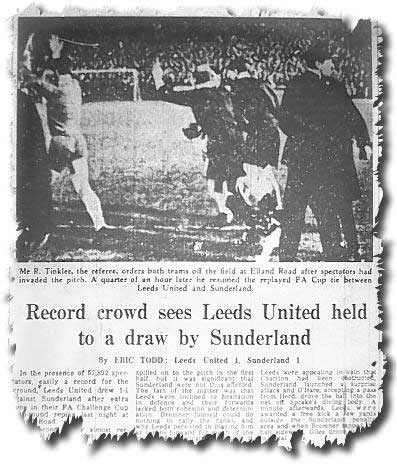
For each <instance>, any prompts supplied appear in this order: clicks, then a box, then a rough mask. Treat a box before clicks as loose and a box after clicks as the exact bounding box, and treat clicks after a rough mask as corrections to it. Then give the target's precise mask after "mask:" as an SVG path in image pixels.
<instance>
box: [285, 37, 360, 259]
mask: <svg viewBox="0 0 397 464" xmlns="http://www.w3.org/2000/svg"><path fill="white" fill-rule="evenodd" d="M303 58H304V59H305V60H306V63H307V70H306V72H305V73H304V74H303V75H301V76H297V77H295V78H294V79H292V80H291V82H290V83H289V85H288V86H287V89H286V91H285V93H284V97H283V100H282V104H281V108H280V114H279V124H280V127H281V129H282V130H283V132H284V133H285V134H286V135H287V136H288V138H287V142H286V145H285V149H284V154H283V161H284V162H286V163H287V164H288V178H287V184H286V189H285V195H284V202H283V203H284V219H283V224H282V231H281V240H280V261H295V260H296V255H297V251H298V246H299V241H300V238H301V233H302V228H303V226H304V220H305V211H306V207H307V206H308V205H309V206H310V207H311V209H312V211H313V213H314V215H315V217H316V219H317V222H318V227H319V232H320V239H321V243H322V248H323V259H324V260H326V261H340V260H342V259H346V258H345V257H344V256H343V249H342V248H341V246H340V242H341V228H340V225H339V220H340V219H341V218H343V219H345V223H346V225H347V224H348V223H349V222H350V225H349V226H348V227H345V228H346V230H347V232H346V231H345V236H346V235H347V236H349V234H350V239H348V240H347V241H348V242H349V241H350V244H349V247H350V248H354V247H355V246H356V245H355V244H354V239H352V226H354V223H353V224H352V218H353V216H352V209H351V208H352V205H351V202H352V200H354V199H356V198H357V196H358V195H359V189H358V179H357V174H356V171H355V167H354V161H353V154H352V147H351V144H352V136H353V132H357V133H358V132H360V134H361V135H360V136H359V139H360V140H359V143H360V144H361V145H363V144H366V143H367V142H368V139H367V137H366V136H365V134H364V131H363V126H362V122H363V121H361V120H359V118H358V115H357V110H353V103H352V102H351V100H350V99H349V97H347V94H346V95H343V97H342V94H343V92H342V91H341V87H340V86H338V85H337V84H336V83H335V81H334V80H333V79H331V78H330V76H331V74H332V71H333V63H332V57H331V56H330V54H329V53H328V51H327V49H326V48H325V47H322V46H317V47H314V48H312V49H310V50H309V51H308V52H306V53H305V54H304V56H303ZM349 100H350V101H349ZM342 135H343V137H342ZM341 137H342V138H341ZM349 208H350V209H349ZM348 216H350V220H348V219H347V217H348ZM342 223H343V220H342ZM349 227H350V229H349ZM353 235H354V234H353ZM355 243H357V242H356V241H355ZM351 252H352V253H354V251H353V249H352V250H351Z"/></svg>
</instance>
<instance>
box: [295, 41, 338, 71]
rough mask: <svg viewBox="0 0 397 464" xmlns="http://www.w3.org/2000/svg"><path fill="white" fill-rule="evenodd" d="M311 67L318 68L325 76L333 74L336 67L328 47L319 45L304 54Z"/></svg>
mask: <svg viewBox="0 0 397 464" xmlns="http://www.w3.org/2000/svg"><path fill="white" fill-rule="evenodd" d="M303 59H304V60H305V61H306V64H307V66H308V67H309V68H312V69H318V70H319V71H320V73H321V74H322V75H323V76H331V75H332V73H333V71H334V69H335V67H334V63H333V61H332V54H331V53H329V51H328V47H325V46H321V45H317V46H315V47H312V48H310V49H309V50H308V51H307V52H305V53H304V54H303Z"/></svg>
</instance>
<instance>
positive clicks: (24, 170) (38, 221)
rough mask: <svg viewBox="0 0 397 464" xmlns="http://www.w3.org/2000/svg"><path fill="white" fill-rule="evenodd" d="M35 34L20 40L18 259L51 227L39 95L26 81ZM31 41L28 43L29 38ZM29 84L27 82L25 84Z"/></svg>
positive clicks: (39, 243)
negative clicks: (38, 109) (38, 104)
mask: <svg viewBox="0 0 397 464" xmlns="http://www.w3.org/2000/svg"><path fill="white" fill-rule="evenodd" d="M33 40H34V36H33V35H31V36H30V37H29V40H28V38H27V37H26V40H25V41H23V40H20V43H21V44H22V45H23V47H22V48H21V49H20V50H19V53H20V55H19V57H20V63H21V65H20V68H19V82H18V91H17V144H16V155H17V162H16V170H17V178H16V181H17V185H16V187H17V189H16V215H17V223H18V229H19V230H20V231H21V234H20V235H19V237H18V240H17V246H16V252H17V260H18V261H25V260H27V259H28V258H29V252H30V251H32V250H33V249H35V248H38V247H41V246H43V245H44V244H45V242H46V241H47V240H48V237H49V233H50V227H51V213H52V192H51V171H50V167H49V161H48V156H47V152H46V145H45V137H44V131H43V126H42V121H41V118H40V116H39V113H38V111H37V108H36V102H37V101H38V100H37V96H36V94H35V91H34V89H33V88H31V87H30V86H29V84H26V82H29V76H30V75H31V73H32V72H33V71H34V68H35V60H36V57H35V50H34V47H33ZM27 41H28V45H27V46H26V47H25V44H26V42H27ZM25 84H26V85H25Z"/></svg>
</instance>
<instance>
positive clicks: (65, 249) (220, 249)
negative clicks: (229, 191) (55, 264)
mask: <svg viewBox="0 0 397 464" xmlns="http://www.w3.org/2000/svg"><path fill="white" fill-rule="evenodd" d="M82 121H83V133H84V135H85V136H86V139H87V143H88V148H89V153H90V158H89V163H90V178H91V184H92V187H93V188H94V190H95V191H96V192H97V194H98V195H99V197H100V199H101V201H102V205H103V209H104V213H105V217H106V220H107V222H108V223H109V224H112V225H115V226H119V227H120V228H119V229H117V230H116V231H114V232H112V233H110V234H109V235H108V236H106V237H105V238H104V240H103V241H102V242H101V243H100V244H96V245H94V243H95V242H93V229H92V225H91V223H90V219H89V217H88V215H87V213H86V212H85V210H84V207H83V205H82V203H81V202H80V201H79V199H78V197H77V195H76V194H75V192H74V191H73V188H72V186H71V183H70V181H69V178H68V175H67V173H63V174H62V175H60V176H58V175H57V176H55V175H54V179H53V196H54V232H53V234H52V235H51V239H50V241H49V242H48V243H47V245H46V247H45V249H42V250H39V251H35V252H34V253H32V255H31V256H30V259H31V260H33V261H161V260H166V261H253V260H255V256H256V255H258V254H259V253H260V252H261V247H260V246H259V245H256V244H247V243H242V242H241V240H240V238H241V235H242V231H241V230H240V229H239V228H227V230H225V229H222V228H221V227H220V223H219V219H218V218H217V210H216V206H215V204H214V202H213V201H212V200H211V199H210V198H209V197H208V195H207V192H206V179H205V177H204V161H203V158H202V149H203V148H204V147H203V142H202V141H200V140H194V141H189V140H187V139H186V138H185V137H184V136H183V133H182V128H183V127H186V126H187V125H188V124H189V123H190V122H193V121H194V118H193V115H192V112H191V110H190V109H189V108H185V107H181V106H177V105H172V104H170V103H164V102H152V101H141V102H103V103H89V104H86V105H84V106H83V117H82ZM356 166H357V170H358V173H359V177H360V182H361V187H362V190H363V196H362V199H361V200H360V201H359V202H358V203H357V204H355V216H356V221H357V229H358V235H359V242H360V252H361V255H362V258H363V259H365V260H371V259H372V171H371V164H370V163H369V162H363V161H358V160H357V162H356ZM285 179H286V169H285V168H281V169H280V172H279V180H280V183H281V185H282V187H284V185H285ZM320 253H321V245H320V241H319V236H318V233H317V225H316V221H315V219H314V218H313V216H312V215H311V213H310V210H309V209H308V211H307V214H306V225H305V230H304V234H303V235H302V239H301V243H300V250H299V259H301V260H302V261H316V260H318V259H319V258H320ZM273 259H274V260H277V256H276V255H275V256H274V258H273Z"/></svg>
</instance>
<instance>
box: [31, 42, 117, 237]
mask: <svg viewBox="0 0 397 464" xmlns="http://www.w3.org/2000/svg"><path fill="white" fill-rule="evenodd" d="M62 45H63V43H62V41H60V40H59V39H58V37H56V36H52V37H51V39H50V47H51V49H52V51H53V56H60V50H61V49H62ZM54 50H55V52H54ZM38 84H39V85H40V87H41V88H42V90H43V94H44V96H45V98H46V100H47V122H48V127H49V131H50V135H51V141H50V146H49V157H50V161H51V168H52V169H54V170H56V171H58V172H61V171H62V170H63V169H65V168H69V170H70V174H71V181H72V184H73V187H74V189H75V190H76V193H77V194H78V195H79V197H80V199H81V201H82V202H83V204H84V206H85V207H86V209H87V212H88V214H89V215H90V217H91V220H92V222H93V224H94V228H95V231H100V230H104V229H111V228H112V227H111V226H109V225H107V224H106V222H105V219H104V217H103V211H102V206H101V202H100V200H99V198H98V196H97V194H96V193H95V192H94V191H93V190H92V189H91V186H90V183H89V174H88V150H87V143H86V141H85V138H84V136H83V134H82V132H81V124H80V123H81V108H82V94H81V88H80V84H79V83H78V81H77V80H76V79H74V78H73V77H72V75H71V74H70V66H69V63H68V60H67V59H64V58H56V59H53V60H52V61H50V63H49V66H48V69H46V70H45V71H44V72H43V76H42V78H41V79H39V80H38Z"/></svg>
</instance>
